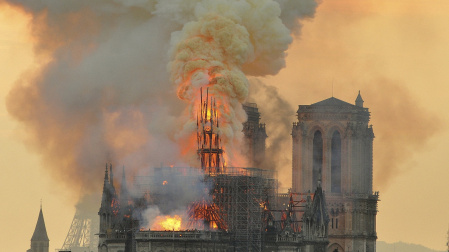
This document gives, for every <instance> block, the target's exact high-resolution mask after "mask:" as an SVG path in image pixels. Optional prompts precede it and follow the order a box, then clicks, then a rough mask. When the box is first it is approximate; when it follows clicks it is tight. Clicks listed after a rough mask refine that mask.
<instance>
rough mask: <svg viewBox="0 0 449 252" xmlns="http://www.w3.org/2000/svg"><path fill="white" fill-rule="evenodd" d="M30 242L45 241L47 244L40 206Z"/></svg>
mask: <svg viewBox="0 0 449 252" xmlns="http://www.w3.org/2000/svg"><path fill="white" fill-rule="evenodd" d="M31 241H46V242H48V241H49V239H48V235H47V228H46V227H45V221H44V214H43V213H42V205H41V209H40V210H39V217H38V218H37V223H36V227H35V228H34V233H33V236H32V237H31Z"/></svg>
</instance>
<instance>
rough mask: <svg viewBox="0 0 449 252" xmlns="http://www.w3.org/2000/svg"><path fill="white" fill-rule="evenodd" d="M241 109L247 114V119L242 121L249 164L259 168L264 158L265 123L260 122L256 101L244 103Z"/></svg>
mask: <svg viewBox="0 0 449 252" xmlns="http://www.w3.org/2000/svg"><path fill="white" fill-rule="evenodd" d="M243 109H244V110H245V112H246V115H247V116H248V120H246V122H245V123H243V133H244V134H245V141H246V146H247V148H248V150H247V156H248V160H249V162H250V165H251V166H253V167H259V168H260V167H261V164H262V163H263V161H264V159H265V140H266V139H267V137H268V136H267V133H266V131H265V123H260V112H259V109H258V108H257V104H256V103H246V104H244V105H243Z"/></svg>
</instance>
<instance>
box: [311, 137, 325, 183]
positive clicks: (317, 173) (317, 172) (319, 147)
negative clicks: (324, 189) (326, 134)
mask: <svg viewBox="0 0 449 252" xmlns="http://www.w3.org/2000/svg"><path fill="white" fill-rule="evenodd" d="M322 168H323V137H322V136H321V132H320V131H319V130H317V131H315V134H314V135H313V171H312V173H313V174H312V179H313V180H312V186H313V190H315V188H316V187H317V186H318V179H319V180H321V174H322V172H321V171H322Z"/></svg>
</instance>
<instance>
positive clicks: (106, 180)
mask: <svg viewBox="0 0 449 252" xmlns="http://www.w3.org/2000/svg"><path fill="white" fill-rule="evenodd" d="M107 182H109V176H108V163H106V169H105V171H104V184H105V185H106V184H107Z"/></svg>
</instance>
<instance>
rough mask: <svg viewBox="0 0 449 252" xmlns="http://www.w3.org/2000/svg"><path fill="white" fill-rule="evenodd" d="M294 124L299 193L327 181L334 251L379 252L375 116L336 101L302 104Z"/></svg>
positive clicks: (295, 175) (359, 104)
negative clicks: (370, 120)
mask: <svg viewBox="0 0 449 252" xmlns="http://www.w3.org/2000/svg"><path fill="white" fill-rule="evenodd" d="M297 116H298V121H297V122H295V123H294V124H293V129H292V138H293V163H292V187H293V188H292V190H293V192H300V193H305V192H310V191H313V190H314V188H316V184H317V183H319V181H322V187H323V190H324V191H325V192H326V200H327V211H328V214H329V216H330V223H329V240H330V245H329V247H328V251H330V252H336V251H340V252H341V251H348V252H349V251H358V252H374V251H375V250H376V248H375V243H376V239H377V234H376V215H377V201H378V193H377V192H375V193H373V139H374V133H373V129H372V126H371V125H369V119H370V112H369V110H368V108H364V107H363V100H362V98H361V96H360V93H359V95H358V96H357V99H356V103H355V105H353V104H350V103H347V102H344V101H341V100H339V99H336V98H334V97H331V98H329V99H326V100H323V101H321V102H317V103H314V104H312V105H300V106H299V108H298V111H297Z"/></svg>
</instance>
